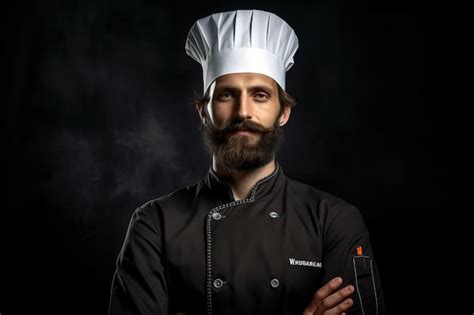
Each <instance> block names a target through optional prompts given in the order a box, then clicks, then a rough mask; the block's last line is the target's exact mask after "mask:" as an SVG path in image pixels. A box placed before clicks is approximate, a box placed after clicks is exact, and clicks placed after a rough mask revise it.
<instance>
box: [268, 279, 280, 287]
mask: <svg viewBox="0 0 474 315" xmlns="http://www.w3.org/2000/svg"><path fill="white" fill-rule="evenodd" d="M270 285H271V286H272V288H278V286H279V285H280V281H278V279H272V281H270Z"/></svg>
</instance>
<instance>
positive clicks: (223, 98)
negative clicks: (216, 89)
mask: <svg viewBox="0 0 474 315" xmlns="http://www.w3.org/2000/svg"><path fill="white" fill-rule="evenodd" d="M218 98H219V100H221V101H226V100H229V99H231V98H232V93H230V92H222V93H221V94H219V96H218Z"/></svg>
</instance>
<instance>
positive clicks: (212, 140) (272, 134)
mask: <svg viewBox="0 0 474 315" xmlns="http://www.w3.org/2000/svg"><path fill="white" fill-rule="evenodd" d="M200 129H201V135H202V137H203V140H204V144H205V145H206V148H207V150H208V151H209V153H211V155H215V156H216V159H217V161H219V162H220V163H222V165H223V166H225V167H226V168H227V169H228V170H229V171H245V170H251V169H255V168H258V167H261V166H264V165H265V164H267V163H268V162H270V161H271V160H272V159H273V157H274V155H275V154H276V152H277V151H278V149H279V146H280V143H281V141H282V139H283V131H282V128H281V127H280V125H279V124H278V118H277V119H275V123H274V124H273V126H272V127H270V128H265V127H263V126H261V125H259V124H257V123H255V122H253V121H249V120H239V119H236V120H233V121H231V122H230V123H229V124H228V125H227V126H226V127H224V128H223V129H219V128H216V127H215V126H214V125H212V124H207V125H202V124H201V128H200ZM239 129H246V130H250V131H253V132H257V133H259V134H260V139H258V140H257V141H254V140H253V139H251V137H255V136H256V135H252V136H247V135H244V136H242V135H232V136H229V135H227V133H228V132H232V131H235V130H239ZM253 142H255V143H253Z"/></svg>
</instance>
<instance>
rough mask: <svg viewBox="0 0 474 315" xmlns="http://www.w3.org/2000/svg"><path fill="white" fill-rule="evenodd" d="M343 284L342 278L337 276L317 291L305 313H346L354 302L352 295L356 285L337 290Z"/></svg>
mask: <svg viewBox="0 0 474 315" xmlns="http://www.w3.org/2000/svg"><path fill="white" fill-rule="evenodd" d="M341 284H342V279H341V278H340V277H336V278H334V279H332V280H331V281H329V282H328V283H326V284H325V285H324V286H323V287H321V288H320V289H319V290H318V291H316V293H315V294H314V296H313V300H312V301H311V303H309V305H308V307H307V308H306V309H305V310H304V312H303V315H345V314H346V313H345V312H346V311H347V310H348V309H349V308H351V306H352V303H353V301H352V299H351V298H350V296H351V295H352V293H354V287H353V286H352V285H348V286H346V287H344V288H342V289H340V290H338V291H337V292H335V291H336V289H337V288H339V286H340V285H341Z"/></svg>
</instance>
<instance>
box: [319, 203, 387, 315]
mask: <svg viewBox="0 0 474 315" xmlns="http://www.w3.org/2000/svg"><path fill="white" fill-rule="evenodd" d="M329 217H330V218H329V219H328V222H327V226H326V228H325V230H326V231H325V243H324V252H323V279H322V280H323V282H322V284H326V283H327V282H328V281H329V280H331V279H332V278H334V277H337V276H339V277H341V278H342V279H343V284H342V285H341V287H340V288H343V287H344V286H346V285H348V284H352V285H353V286H354V288H355V291H354V294H353V296H352V299H353V301H354V304H353V306H352V307H351V309H350V310H349V312H348V314H357V315H359V314H361V315H362V314H363V315H383V314H385V305H384V304H385V303H384V297H383V291H382V286H381V281H380V276H379V272H378V269H377V265H376V263H375V259H374V255H373V251H372V246H371V244H370V241H369V233H368V230H367V228H366V225H365V223H364V220H363V218H362V215H361V214H360V212H359V210H358V209H357V208H356V207H354V206H351V205H349V206H347V205H346V206H345V207H343V208H342V209H339V210H334V211H333V214H332V215H330V216H329Z"/></svg>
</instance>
